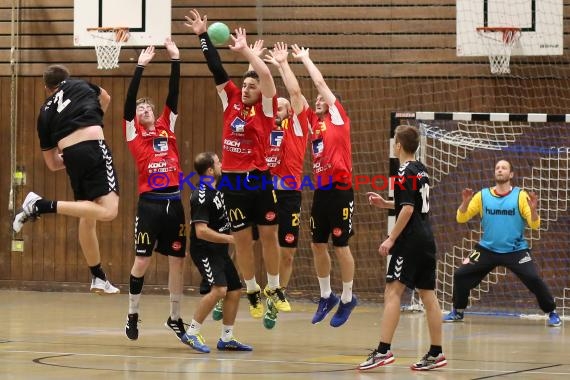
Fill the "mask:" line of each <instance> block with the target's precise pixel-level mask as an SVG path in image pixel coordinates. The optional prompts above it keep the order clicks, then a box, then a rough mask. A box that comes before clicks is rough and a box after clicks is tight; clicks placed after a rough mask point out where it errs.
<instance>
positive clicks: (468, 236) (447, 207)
mask: <svg viewBox="0 0 570 380" xmlns="http://www.w3.org/2000/svg"><path fill="white" fill-rule="evenodd" d="M411 115H413V117H409V115H405V116H407V117H404V118H398V117H397V116H398V115H396V119H397V120H398V122H399V123H401V124H410V125H415V126H417V127H419V128H420V131H421V134H422V138H421V147H420V149H419V152H418V155H419V158H420V159H421V160H422V161H423V162H424V163H425V164H426V165H427V167H428V168H429V172H430V176H431V180H432V191H430V211H431V222H432V226H433V228H434V233H435V235H436V239H437V244H438V253H439V260H440V261H439V265H438V269H437V295H438V298H439V299H440V301H441V304H442V307H443V308H444V309H445V310H450V309H451V307H452V287H453V274H454V272H455V270H456V269H457V268H458V267H459V266H460V265H461V263H462V261H463V259H464V258H466V257H467V256H468V255H469V254H470V252H471V251H472V249H473V247H474V245H475V244H476V243H477V242H478V241H479V240H480V237H481V228H480V219H479V218H473V219H472V220H471V221H470V222H468V223H467V224H465V225H463V224H461V225H460V224H458V223H457V222H456V221H455V215H456V210H457V207H458V205H459V203H460V202H461V191H462V189H464V188H467V187H468V188H472V189H473V190H475V191H478V190H480V189H482V188H485V187H489V186H493V185H494V165H495V163H496V161H498V160H500V159H507V160H509V161H510V162H511V163H512V164H513V167H514V171H515V177H514V179H513V184H514V185H516V186H520V187H522V188H523V189H525V190H527V191H529V192H530V191H533V192H535V193H536V194H537V195H538V199H539V207H538V208H539V214H540V217H541V221H542V222H541V226H540V229H539V230H536V231H535V230H530V229H527V230H526V231H525V236H526V238H527V239H528V241H529V244H530V245H531V248H532V257H533V260H534V262H535V264H536V265H537V266H538V269H539V272H540V274H541V276H542V277H543V279H544V280H545V282H546V283H547V284H548V286H549V287H550V289H551V291H552V293H553V294H554V296H555V297H557V298H559V299H560V301H559V302H558V304H559V307H561V308H564V309H565V308H566V306H567V305H566V304H564V301H565V300H566V298H567V297H566V296H567V294H565V293H568V290H566V291H565V287H568V273H569V271H570V262H569V260H568V257H569V254H568V252H569V251H570V240H569V239H568V232H567V231H568V230H569V229H570V215H569V214H568V203H569V202H568V198H569V195H570V193H569V192H570V189H569V185H568V181H569V180H570V163H569V160H570V133H568V128H569V125H568V124H567V122H566V118H567V116H566V115H537V114H526V115H515V114H472V113H439V114H438V113H430V112H418V113H415V114H411ZM547 120H558V121H552V122H547ZM468 310H469V311H474V312H485V313H492V314H514V315H527V316H528V315H529V314H537V313H541V312H540V309H539V308H538V305H537V302H536V299H535V297H534V296H533V295H532V294H531V293H530V292H529V291H528V290H527V289H526V288H525V286H524V285H523V284H522V283H521V281H520V280H518V278H516V276H515V275H513V274H512V273H510V272H509V271H507V270H505V268H503V267H498V268H497V269H495V270H494V271H492V272H491V273H490V274H489V275H488V276H487V277H486V278H485V279H484V280H483V282H481V284H480V285H479V286H478V287H477V288H475V289H474V290H472V291H471V297H470V307H469V309H468ZM541 314H542V313H541Z"/></svg>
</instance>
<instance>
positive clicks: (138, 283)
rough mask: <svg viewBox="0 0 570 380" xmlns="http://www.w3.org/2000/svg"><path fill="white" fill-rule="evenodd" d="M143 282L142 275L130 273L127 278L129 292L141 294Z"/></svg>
mask: <svg viewBox="0 0 570 380" xmlns="http://www.w3.org/2000/svg"><path fill="white" fill-rule="evenodd" d="M143 284H144V276H142V277H135V276H133V275H132V274H131V277H130V279H129V286H130V287H129V293H130V294H141V292H142V288H143Z"/></svg>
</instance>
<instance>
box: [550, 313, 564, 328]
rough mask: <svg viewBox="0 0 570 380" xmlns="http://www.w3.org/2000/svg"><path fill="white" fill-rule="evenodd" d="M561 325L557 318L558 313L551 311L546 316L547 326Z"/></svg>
mask: <svg viewBox="0 0 570 380" xmlns="http://www.w3.org/2000/svg"><path fill="white" fill-rule="evenodd" d="M561 324H562V321H560V317H559V316H558V313H557V312H556V310H554V311H551V312H550V314H548V326H550V327H558V326H560V325H561Z"/></svg>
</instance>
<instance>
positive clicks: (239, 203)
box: [218, 170, 278, 231]
mask: <svg viewBox="0 0 570 380" xmlns="http://www.w3.org/2000/svg"><path fill="white" fill-rule="evenodd" d="M271 180H272V178H271V175H270V174H269V171H264V172H262V171H259V170H254V171H252V172H249V173H223V174H222V178H221V179H220V181H219V182H218V189H219V190H220V191H221V192H222V193H224V203H225V204H226V209H227V210H228V216H229V218H230V224H231V228H232V231H239V230H243V229H244V228H247V227H249V226H251V225H253V224H258V225H261V226H268V225H275V224H277V223H278V217H277V197H276V195H275V191H274V190H273V184H272V182H271Z"/></svg>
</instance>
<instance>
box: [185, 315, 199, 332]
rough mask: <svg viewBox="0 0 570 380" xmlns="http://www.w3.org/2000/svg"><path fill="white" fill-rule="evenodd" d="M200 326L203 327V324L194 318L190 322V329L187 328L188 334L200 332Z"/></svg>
mask: <svg viewBox="0 0 570 380" xmlns="http://www.w3.org/2000/svg"><path fill="white" fill-rule="evenodd" d="M200 328H202V324H201V323H198V322H196V321H195V320H194V319H192V322H190V326H188V329H187V330H186V334H188V335H197V334H199V333H200Z"/></svg>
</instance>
